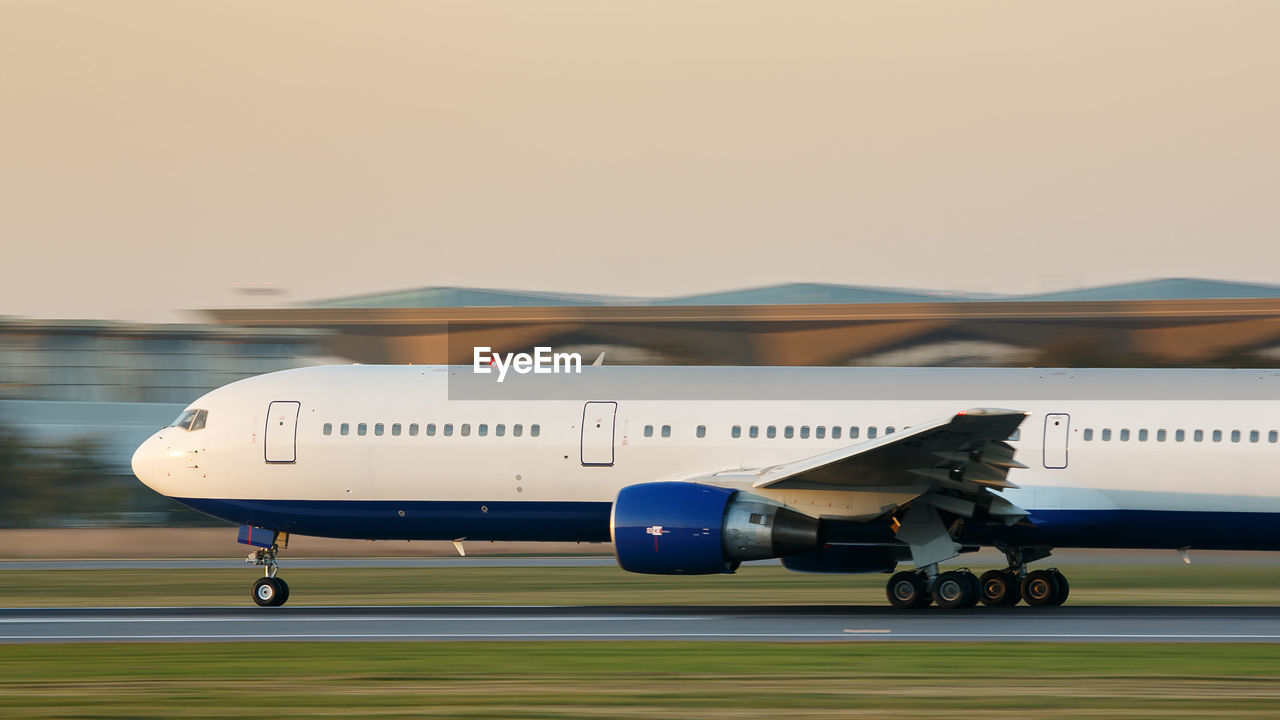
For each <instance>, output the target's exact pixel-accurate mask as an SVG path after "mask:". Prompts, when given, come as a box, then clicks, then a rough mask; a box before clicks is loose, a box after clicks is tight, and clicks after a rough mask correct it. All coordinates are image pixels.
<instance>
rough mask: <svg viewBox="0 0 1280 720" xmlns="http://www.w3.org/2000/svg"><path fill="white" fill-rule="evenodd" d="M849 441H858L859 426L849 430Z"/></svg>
mask: <svg viewBox="0 0 1280 720" xmlns="http://www.w3.org/2000/svg"><path fill="white" fill-rule="evenodd" d="M849 439H850V440H857V439H858V426H857V425H854V426H853V427H850V428H849Z"/></svg>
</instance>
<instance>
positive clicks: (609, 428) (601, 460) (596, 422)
mask: <svg viewBox="0 0 1280 720" xmlns="http://www.w3.org/2000/svg"><path fill="white" fill-rule="evenodd" d="M617 415H618V403H616V402H589V403H587V404H586V406H584V407H583V408H582V464H583V465H595V466H608V465H612V464H613V424H614V419H615V418H616V417H617Z"/></svg>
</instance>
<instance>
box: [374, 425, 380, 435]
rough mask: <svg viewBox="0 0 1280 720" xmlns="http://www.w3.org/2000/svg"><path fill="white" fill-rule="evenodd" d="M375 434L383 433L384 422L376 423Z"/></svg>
mask: <svg viewBox="0 0 1280 720" xmlns="http://www.w3.org/2000/svg"><path fill="white" fill-rule="evenodd" d="M373 434H374V435H378V436H381V435H382V423H374V426H373Z"/></svg>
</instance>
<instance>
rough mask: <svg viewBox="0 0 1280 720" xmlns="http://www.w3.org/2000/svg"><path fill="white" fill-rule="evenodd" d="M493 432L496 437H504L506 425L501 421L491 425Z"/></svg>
mask: <svg viewBox="0 0 1280 720" xmlns="http://www.w3.org/2000/svg"><path fill="white" fill-rule="evenodd" d="M493 434H494V435H497V436H498V437H504V436H506V434H507V426H506V425H503V424H501V423H499V424H497V425H494V426H493Z"/></svg>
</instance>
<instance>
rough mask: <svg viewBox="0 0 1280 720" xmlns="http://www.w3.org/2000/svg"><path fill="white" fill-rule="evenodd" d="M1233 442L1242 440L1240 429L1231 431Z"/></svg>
mask: <svg viewBox="0 0 1280 720" xmlns="http://www.w3.org/2000/svg"><path fill="white" fill-rule="evenodd" d="M1231 442H1240V431H1239V430H1232V431H1231Z"/></svg>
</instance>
